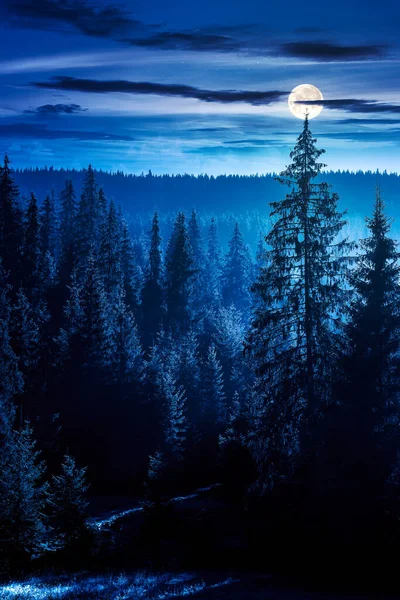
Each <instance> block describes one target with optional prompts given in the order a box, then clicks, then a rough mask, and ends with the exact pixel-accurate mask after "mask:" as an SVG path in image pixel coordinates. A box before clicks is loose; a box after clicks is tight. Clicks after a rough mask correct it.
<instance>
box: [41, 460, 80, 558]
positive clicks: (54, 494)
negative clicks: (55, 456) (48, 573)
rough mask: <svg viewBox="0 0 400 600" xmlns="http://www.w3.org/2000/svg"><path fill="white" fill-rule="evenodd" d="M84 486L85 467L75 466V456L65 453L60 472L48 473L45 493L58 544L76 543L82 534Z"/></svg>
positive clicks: (71, 544) (68, 546) (69, 545)
mask: <svg viewBox="0 0 400 600" xmlns="http://www.w3.org/2000/svg"><path fill="white" fill-rule="evenodd" d="M88 489H89V486H88V484H87V482H86V468H82V469H81V468H79V467H77V466H76V463H75V459H74V458H73V457H72V456H69V455H68V454H67V455H66V456H65V457H64V462H63V463H62V465H61V473H60V474H59V475H53V477H52V482H51V490H50V497H49V502H50V504H51V506H52V521H53V523H52V525H53V529H54V532H55V534H56V536H57V538H58V540H57V543H58V545H61V546H62V547H67V548H70V547H71V546H73V545H76V544H77V543H79V542H80V541H81V540H82V537H83V536H84V535H85V534H86V531H87V530H86V520H87V517H88V508H89V502H88V500H87V492H88Z"/></svg>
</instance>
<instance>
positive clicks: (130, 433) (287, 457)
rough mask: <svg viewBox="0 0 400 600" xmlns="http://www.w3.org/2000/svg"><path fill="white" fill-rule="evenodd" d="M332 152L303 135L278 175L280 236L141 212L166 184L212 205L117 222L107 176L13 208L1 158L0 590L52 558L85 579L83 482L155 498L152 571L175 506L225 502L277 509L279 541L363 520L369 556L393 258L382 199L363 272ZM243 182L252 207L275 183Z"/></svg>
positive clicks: (399, 446)
mask: <svg viewBox="0 0 400 600" xmlns="http://www.w3.org/2000/svg"><path fill="white" fill-rule="evenodd" d="M321 153H322V151H321V150H318V149H317V148H316V145H315V140H314V139H313V138H312V136H311V133H310V131H309V126H308V121H307V120H306V121H305V123H304V129H303V132H302V133H301V135H300V137H299V138H298V141H297V144H296V146H295V148H294V150H293V152H292V154H291V164H290V165H289V166H288V167H287V169H286V170H285V171H284V172H283V173H282V174H281V175H280V177H279V181H281V182H282V183H284V184H288V185H289V193H288V194H287V196H286V197H285V198H284V199H283V200H281V201H279V202H273V203H272V204H271V220H268V219H267V218H266V217H265V215H261V214H260V213H257V214H256V215H254V214H253V213H250V212H246V213H243V211H242V213H241V214H238V211H237V210H236V211H233V206H232V207H231V206H230V207H229V212H222V210H220V206H218V207H212V206H210V207H208V206H207V208H205V205H206V200H207V199H206V198H204V196H202V197H201V198H200V199H201V200H204V205H203V204H201V205H200V203H197V211H198V212H196V211H192V206H190V209H189V210H188V211H187V212H185V213H184V212H182V211H181V212H179V211H178V206H180V205H181V204H180V201H181V200H182V198H178V197H177V198H176V202H175V203H174V205H173V206H171V205H170V204H168V210H167V209H166V208H165V207H166V205H165V204H162V210H160V211H157V212H154V213H153V216H152V215H151V213H148V211H149V208H150V209H151V210H152V206H153V205H154V204H155V201H154V199H155V198H157V199H160V195H162V194H163V193H164V186H165V190H166V191H165V193H166V194H170V195H171V194H172V191H171V190H172V189H175V186H176V189H178V188H179V189H183V188H184V189H185V190H187V191H188V194H189V196H188V197H190V193H191V192H192V191H195V190H196V189H200V188H201V185H200V183H199V182H201V184H202V185H203V186H204V187H203V188H202V189H204V190H205V192H202V193H203V194H204V193H206V194H207V193H208V190H211V189H214V190H215V189H216V188H215V182H214V179H212V178H209V177H207V176H204V177H203V178H198V179H196V178H189V177H186V176H185V177H182V178H166V177H157V176H154V175H151V174H149V175H148V176H143V177H142V178H133V177H132V181H133V180H134V181H135V185H138V186H139V185H141V186H142V187H141V188H140V190H141V191H140V193H139V191H138V197H143V194H144V192H145V191H146V193H147V191H149V194H148V196H146V208H145V210H142V211H141V212H140V214H139V213H135V212H133V211H132V209H131V207H130V205H129V204H128V203H127V202H125V207H124V210H122V209H121V208H120V206H119V202H121V201H123V198H122V199H121V198H120V197H119V193H116V192H114V191H112V190H111V189H110V186H109V182H110V181H111V179H112V178H111V176H108V174H105V173H102V172H95V171H94V170H93V169H92V167H89V168H88V169H87V170H85V171H84V172H82V173H81V174H79V173H78V175H79V177H78V175H77V173H75V172H72V171H71V172H63V173H62V177H63V179H62V180H61V179H55V180H54V181H55V182H56V183H54V181H53V174H54V173H53V171H51V170H47V171H40V172H39V175H37V177H39V176H40V177H44V174H45V173H46V182H45V183H46V185H44V183H43V182H42V183H43V185H41V186H39V190H35V192H36V193H33V194H31V195H27V197H26V199H24V201H21V200H20V198H19V191H18V188H17V186H16V185H15V183H14V175H13V173H12V171H11V168H10V162H9V160H8V158H7V157H6V159H5V161H4V165H3V166H1V167H0V536H1V540H0V541H1V542H2V543H1V544H0V570H1V569H2V565H3V563H4V560H3V559H4V557H5V554H7V556H8V557H11V559H12V560H13V561H14V564H16V562H17V558H18V561H19V562H21V561H25V560H26V561H27V563H30V562H31V561H32V560H34V559H35V557H39V556H40V555H41V554H42V553H43V552H46V551H47V550H49V552H47V553H46V556H45V557H44V559H43V560H44V564H46V565H49V566H50V567H52V566H53V565H56V567H57V568H58V567H59V565H60V563H62V561H63V560H65V557H67V556H68V560H70V559H71V560H72V558H73V556H74V555H75V554H76V559H77V560H78V561H80V560H81V558H82V557H83V555H84V552H83V551H81V548H83V547H85V548H86V547H87V546H86V542H88V544H89V540H90V539H92V538H91V536H90V535H87V529H86V528H85V520H86V515H87V486H88V483H87V477H86V475H87V476H88V479H90V481H91V485H92V487H91V489H92V490H93V493H95V494H97V493H99V494H102V493H103V492H104V493H107V494H109V493H110V489H111V488H110V486H111V483H110V482H111V481H112V486H113V488H112V494H113V495H114V494H119V493H121V494H133V495H135V496H138V495H140V493H141V492H142V491H143V482H144V481H143V480H146V481H145V482H144V483H145V487H144V489H145V491H146V498H147V500H148V505H147V506H146V504H144V506H143V508H145V509H146V511H145V517H146V518H145V520H146V519H147V518H148V517H149V515H150V513H151V514H152V515H153V517H154V514H155V513H157V511H158V513H157V514H158V517H159V519H160V520H159V521H157V519H156V521H154V522H153V523H152V526H153V533H154V539H155V540H156V542H155V543H156V544H157V550H156V551H157V552H158V547H159V540H160V538H161V537H162V536H163V535H164V532H163V531H162V530H161V529H159V525H163V526H164V525H165V521H168V527H169V528H170V529H169V530H173V531H174V533H175V531H176V529H175V526H176V521H175V520H173V519H171V520H170V519H169V516H172V511H171V510H170V509H171V505H172V503H171V502H170V500H171V498H175V497H181V496H182V495H183V494H186V493H188V494H192V493H193V497H194V494H195V492H194V490H196V489H198V488H201V489H203V488H204V487H206V488H207V489H208V487H209V486H213V484H216V483H218V484H222V487H220V486H218V491H215V494H216V496H215V499H217V495H218V500H217V501H216V502H215V505H218V507H220V499H222V498H223V497H225V498H228V497H229V498H235V499H237V500H240V501H239V502H237V503H236V504H235V503H232V502H231V503H230V509H229V511H228V513H229V517H228V518H231V517H230V515H231V514H234V515H235V517H234V518H235V519H236V515H240V516H242V515H243V513H242V512H240V513H239V512H237V513H236V512H232V513H230V510H231V509H232V511H236V509H237V507H244V506H246V511H247V509H249V513H248V514H249V516H251V518H252V517H253V515H250V510H251V509H252V506H253V502H252V501H251V502H247V501H244V500H246V497H247V495H248V494H251V495H260V492H261V493H262V494H266V496H267V497H266V498H263V499H260V498H258V499H257V501H256V502H255V504H257V506H259V507H260V508H261V511H260V513H261V512H262V511H264V507H268V510H267V511H265V514H266V515H267V520H268V525H267V526H268V528H269V529H268V533H269V532H272V533H273V531H274V530H275V529H276V531H278V534H279V536H281V533H282V531H281V530H282V527H283V525H284V527H286V529H284V534H286V533H287V532H288V528H289V529H290V530H292V528H295V527H297V526H299V527H300V528H301V527H303V526H304V528H307V527H308V525H309V524H311V525H313V526H315V527H314V530H317V529H318V526H319V525H320V524H321V521H322V520H323V519H324V515H329V519H330V522H332V523H334V526H333V528H335V529H337V530H338V531H342V532H343V523H345V524H346V525H345V528H346V533H348V532H349V535H351V534H352V531H353V530H352V524H353V523H356V522H358V523H359V524H360V527H359V529H358V531H363V532H365V533H364V534H363V535H364V538H362V539H365V536H369V535H370V533H371V529H373V527H374V526H375V525H374V523H378V521H379V518H380V517H381V516H382V515H384V517H383V518H384V519H386V518H388V517H387V515H388V514H389V515H390V518H391V519H392V520H391V521H390V524H391V525H392V524H393V523H394V522H395V523H397V520H398V519H397V512H396V511H397V508H393V507H394V506H396V502H397V500H396V498H397V495H398V488H397V487H396V486H398V481H396V479H395V478H396V473H397V476H398V473H399V472H400V467H399V464H400V463H399V462H397V463H396V460H397V457H398V455H399V452H400V440H399V439H398V433H397V432H398V428H399V414H398V402H399V391H400V390H399V383H400V382H399V376H400V370H399V364H398V359H399V354H400V349H399V343H400V331H399V325H400V322H399V319H400V300H399V293H400V292H399V289H400V288H399V266H398V253H397V252H398V251H397V246H396V243H395V242H394V240H393V239H392V238H391V233H390V225H391V222H390V219H389V218H388V217H387V216H386V213H385V210H384V206H383V203H382V200H381V198H380V195H379V194H378V195H377V200H376V206H375V211H374V215H373V217H372V218H371V219H368V221H367V227H368V230H369V233H368V238H367V239H366V240H363V241H362V242H361V244H360V253H359V255H357V258H355V259H352V258H350V256H349V255H350V254H351V248H352V245H351V244H349V243H348V242H347V240H346V239H343V232H342V227H343V225H344V218H343V215H342V213H340V212H338V210H337V201H338V198H337V196H336V195H335V194H332V193H331V191H330V188H329V186H328V185H327V184H325V183H321V181H322V173H321V169H322V166H323V165H322V164H321V163H320V162H319V159H320V155H321ZM60 173H61V172H60ZM60 173H58V172H57V178H59V177H61V174H60ZM50 174H51V175H50ZM35 176H36V175H35ZM67 176H68V179H67V181H66V182H65V177H67ZM54 177H55V175H54ZM118 177H119V176H118ZM118 177H117V176H116V178H117V179H118ZM338 177H339V175H338ZM340 177H343V179H340V178H339V181H345V180H346V181H348V179H346V177H347V176H346V177H345V174H341V175H340ZM363 177H364V175H363V176H361V175H360V177H359V179H357V181H358V182H361V183H360V185H361V187H362V189H364V188H363V185H364V184H362V181H363ZM71 178H72V179H73V180H74V185H75V189H74V186H73V184H72V181H71ZM365 178H366V179H365V181H370V179H368V177H367V176H365ZM57 181H59V184H57ZM118 181H120V182H121V181H125V180H124V176H123V175H120V178H119V179H118ZM352 181H355V180H354V179H353V180H352ZM387 181H388V182H389V179H388V180H387ZM171 182H172V183H173V186H174V188H173V186H172V184H171ZM246 182H247V183H246ZM250 183H251V185H250ZM250 183H249V182H248V181H247V179H246V180H245V178H237V177H231V178H218V185H219V184H221V185H222V186H225V187H223V188H221V189H225V190H226V189H228V190H230V191H231V192H232V197H235V198H236V203H238V198H239V196H240V198H241V200H242V203H243V201H244V200H246V202H247V197H246V194H245V193H244V192H245V190H246V189H250V188H251V189H253V190H255V189H257V190H259V192H258V193H260V192H261V191H262V193H263V194H264V191H265V192H268V194H269V193H270V191H271V189H272V187H271V185H272V179H271V178H269V177H264V178H253V179H252V180H251V182H250ZM261 184H262V186H264V185H265V188H264V187H262V186H261ZM102 185H104V187H102ZM53 186H54V194H53V193H51V194H48V190H51V189H52V188H53ZM180 186H181V187H180ZM182 186H183V187H182ZM185 186H186V187H185ZM196 186H198V187H196ZM246 186H250V188H248V187H246ZM252 186H254V187H252ZM257 186H258V187H257ZM260 186H261V187H260ZM25 188H26V185H24V189H25ZM28 189H30V188H28ZM121 189H122V188H121ZM60 190H61V191H60ZM154 190H158V191H157V193H156V192H155V191H154ZM238 190H239V191H240V190H242V191H243V194H241V195H240V194H239V191H238ZM117 191H118V190H117ZM153 192H154V195H152V194H153ZM271 193H272V192H271ZM111 194H112V196H113V197H115V203H114V201H111V200H110V198H111ZM141 194H142V196H140V195H141ZM196 194H197V192H196V193H195V194H194V196H193V198H194V199H196ZM228 196H229V195H228ZM77 197H78V198H79V201H78V202H77V200H76V198H77ZM214 197H215V196H214ZM198 199H199V196H197V200H198ZM190 200H191V199H190ZM230 200H231V198H230V197H229V201H230ZM130 201H132V203H134V202H136V197H135V198H130ZM191 201H192V200H191ZM193 202H194V200H193ZM223 202H226V199H225V194H224V198H221V204H222V203H223ZM194 204H195V203H194ZM157 205H158V200H157ZM182 205H184V203H182ZM186 206H187V204H186ZM231 209H232V210H231ZM208 210H209V211H210V212H207V211H208ZM216 210H218V211H219V213H218V214H217V213H216ZM246 210H247V207H246ZM200 211H201V212H200ZM233 212H234V213H235V216H233ZM266 223H267V224H268V225H265V224H266ZM266 227H270V229H269V231H268V232H267V235H266V236H264V235H263V236H262V237H261V238H260V239H259V240H258V238H257V234H258V231H259V230H260V229H263V230H264V229H265V228H266ZM257 242H258V244H257ZM248 243H249V244H250V247H251V251H249V248H248V246H247V244H248ZM256 245H257V246H258V248H257V249H256ZM256 250H258V251H257V253H256ZM252 253H254V254H253V255H252ZM251 288H252V290H253V291H254V294H253V297H251V296H250V295H249V289H251ZM27 418H29V419H30V421H31V422H32V423H33V424H34V432H33V431H32V429H31V427H30V426H29V425H27V423H26V419H27ZM39 451H41V454H40V455H39V454H38V452H39ZM71 456H74V457H76V462H75V459H72V458H71ZM63 457H64V458H63ZM43 461H45V463H46V469H45V468H44V467H45V464H44V462H43ZM77 465H87V473H86V470H85V469H82V468H80V467H77ZM46 482H47V483H48V484H50V487H49V486H48V484H47V483H46ZM280 482H282V483H283V484H284V485H282V486H280V485H279V486H278V485H277V484H278V483H280ZM284 491H285V492H286V491H287V492H288V493H287V494H285V493H284V494H281V492H284ZM212 494H214V489H213V491H212ZM281 500H282V501H281ZM196 502H197V500H196ZM189 504H191V503H189ZM211 504H212V507H211V510H212V511H213V510H214V496H213V500H212V503H211ZM233 504H235V508H234V507H233ZM288 506H289V509H288V508H287V507H288ZM147 508H149V511H148V512H147ZM154 508H155V509H156V510H155V511H153V509H154ZM322 509H324V510H322ZM207 510H208V509H207ZM219 510H220V508H218V511H219ZM223 510H225V506H223ZM238 510H240V511H242V508H238ZM288 510H289V512H290V518H289V519H287V517H288V512H287V511H288ZM152 511H153V513H152ZM176 514H177V513H176ZM166 515H167V518H166V517H165V516H166ZM153 517H151V518H153ZM303 517H307V518H304V519H303ZM200 518H201V519H202V515H200ZM258 518H259V516H257V519H258ZM275 518H276V519H275ZM178 520H179V519H178ZM198 522H199V523H203V521H198ZM212 522H213V523H214V520H213V521H212ZM196 523H197V516H196ZM370 523H371V528H370V527H369V525H370ZM257 524H258V522H257ZM262 524H263V523H262ZM316 525H318V526H316ZM263 526H264V524H263ZM396 526H397V525H396ZM196 528H197V524H196ZM192 531H193V530H191V529H190V530H189V534H190V535H191V532H192ZM265 531H266V530H265V529H262V532H263V533H262V535H264V532H265ZM110 532H111V529H110ZM103 533H104V532H102V533H100V534H99V536H100V537H102V535H103ZM114 534H116V530H113V531H112V535H113V537H114ZM185 535H186V533H185ZM390 535H392V533H390ZM95 537H96V536H95ZM144 537H146V536H144ZM96 539H97V537H96ZM271 539H272V541H274V537H273V535H272V538H271ZM299 539H301V540H302V539H303V537H302V536H299ZM343 539H345V538H343ZM275 540H276V538H275ZM342 541H343V540H342ZM380 541H381V540H380ZM271 546H272V542H271ZM377 546H379V544H378V545H377ZM379 547H380V546H379ZM77 549H78V550H77ZM50 550H51V552H50ZM75 550H76V552H75ZM97 550H98V548H97V546H96V547H95V548H92V552H93V556H92V558H91V560H93V557H94V556H95V557H96V560H97V557H98V555H97V554H96V552H97ZM138 550H139V553H141V551H142V548H141V547H140V548H139V549H138ZM293 554H294V555H296V556H297V555H298V553H297V552H296V549H293ZM14 559H15V560H14ZM144 559H146V560H147V556H144ZM91 564H92V563H91ZM38 565H39V563H34V565H33V566H34V568H36V567H37V566H38ZM15 568H16V567H15V566H14V569H15ZM38 568H39V567H38ZM82 568H86V563H84V562H83V563H82Z"/></svg>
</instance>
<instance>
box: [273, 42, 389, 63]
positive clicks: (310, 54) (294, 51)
mask: <svg viewBox="0 0 400 600" xmlns="http://www.w3.org/2000/svg"><path fill="white" fill-rule="evenodd" d="M280 49H281V51H282V52H283V53H284V54H285V55H286V56H291V57H294V58H308V59H312V60H318V61H321V62H330V61H347V60H349V61H352V60H367V59H370V58H382V57H383V56H384V55H385V49H386V46H384V45H377V44H371V45H363V46H342V45H340V44H334V43H330V42H310V41H308V42H289V43H286V44H282V45H281V46H280Z"/></svg>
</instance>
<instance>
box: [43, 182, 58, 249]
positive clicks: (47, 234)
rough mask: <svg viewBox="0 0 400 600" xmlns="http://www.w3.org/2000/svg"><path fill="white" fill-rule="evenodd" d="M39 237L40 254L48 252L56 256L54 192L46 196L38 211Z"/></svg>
mask: <svg viewBox="0 0 400 600" xmlns="http://www.w3.org/2000/svg"><path fill="white" fill-rule="evenodd" d="M40 235H41V247H42V252H43V253H46V252H50V254H51V255H52V256H56V249H57V248H56V246H57V218H56V207H55V200H54V190H53V191H52V193H51V194H46V198H45V199H44V202H43V205H42V207H41V210H40Z"/></svg>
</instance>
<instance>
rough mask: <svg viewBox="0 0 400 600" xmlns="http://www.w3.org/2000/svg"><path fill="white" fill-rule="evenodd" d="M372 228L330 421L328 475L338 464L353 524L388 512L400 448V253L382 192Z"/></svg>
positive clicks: (355, 278)
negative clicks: (389, 486) (390, 483)
mask: <svg viewBox="0 0 400 600" xmlns="http://www.w3.org/2000/svg"><path fill="white" fill-rule="evenodd" d="M366 224H367V228H368V230H369V237H367V238H366V239H364V240H361V242H360V246H361V254H360V256H359V258H358V260H357V265H356V269H355V270H354V271H352V273H351V278H350V279H351V283H352V284H353V287H354V290H355V298H354V300H353V302H352V303H351V305H350V311H349V312H350V314H349V317H350V319H349V322H348V324H347V326H346V332H347V344H348V345H347V352H346V353H345V356H344V359H343V363H342V370H341V375H342V378H341V379H340V380H339V383H338V385H337V386H336V397H337V401H338V405H337V406H336V408H335V410H332V411H331V414H330V415H328V416H330V418H331V419H332V418H333V422H330V420H329V419H327V421H326V423H327V426H328V431H329V435H328V448H329V449H330V455H329V457H328V460H327V461H325V462H324V463H323V465H322V469H323V471H324V472H325V473H326V472H327V471H328V470H329V468H328V467H329V466H330V467H331V469H332V465H333V469H334V475H335V477H334V478H332V473H331V469H330V470H329V473H330V476H331V477H330V479H331V482H332V481H334V483H335V486H334V489H335V492H336V493H338V491H340V490H341V494H342V498H341V500H342V506H343V505H345V506H346V510H347V511H348V513H349V514H350V515H351V519H352V520H353V519H354V516H355V514H357V515H358V518H360V516H361V515H364V516H366V514H367V515H368V518H371V514H368V511H369V512H370V511H376V510H378V509H379V508H380V509H381V510H382V507H383V505H382V501H383V499H384V497H385V485H386V483H387V481H388V479H389V476H390V473H391V471H392V469H393V466H394V464H395V463H396V453H397V452H398V448H399V442H400V436H399V417H400V412H399V394H400V358H399V356H400V288H399V274H400V266H399V258H400V255H399V252H398V244H397V242H396V241H395V240H394V239H393V238H392V237H391V236H390V229H391V220H390V219H389V218H388V217H387V216H386V214H385V206H384V203H383V200H382V197H381V194H380V191H379V189H378V190H377V194H376V201H375V208H374V213H373V216H372V218H367V220H366ZM355 432H356V433H355ZM328 476H329V475H328ZM330 492H331V493H332V483H331V486H330ZM343 496H344V498H343ZM336 499H338V498H337V497H336ZM382 514H383V513H382Z"/></svg>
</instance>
